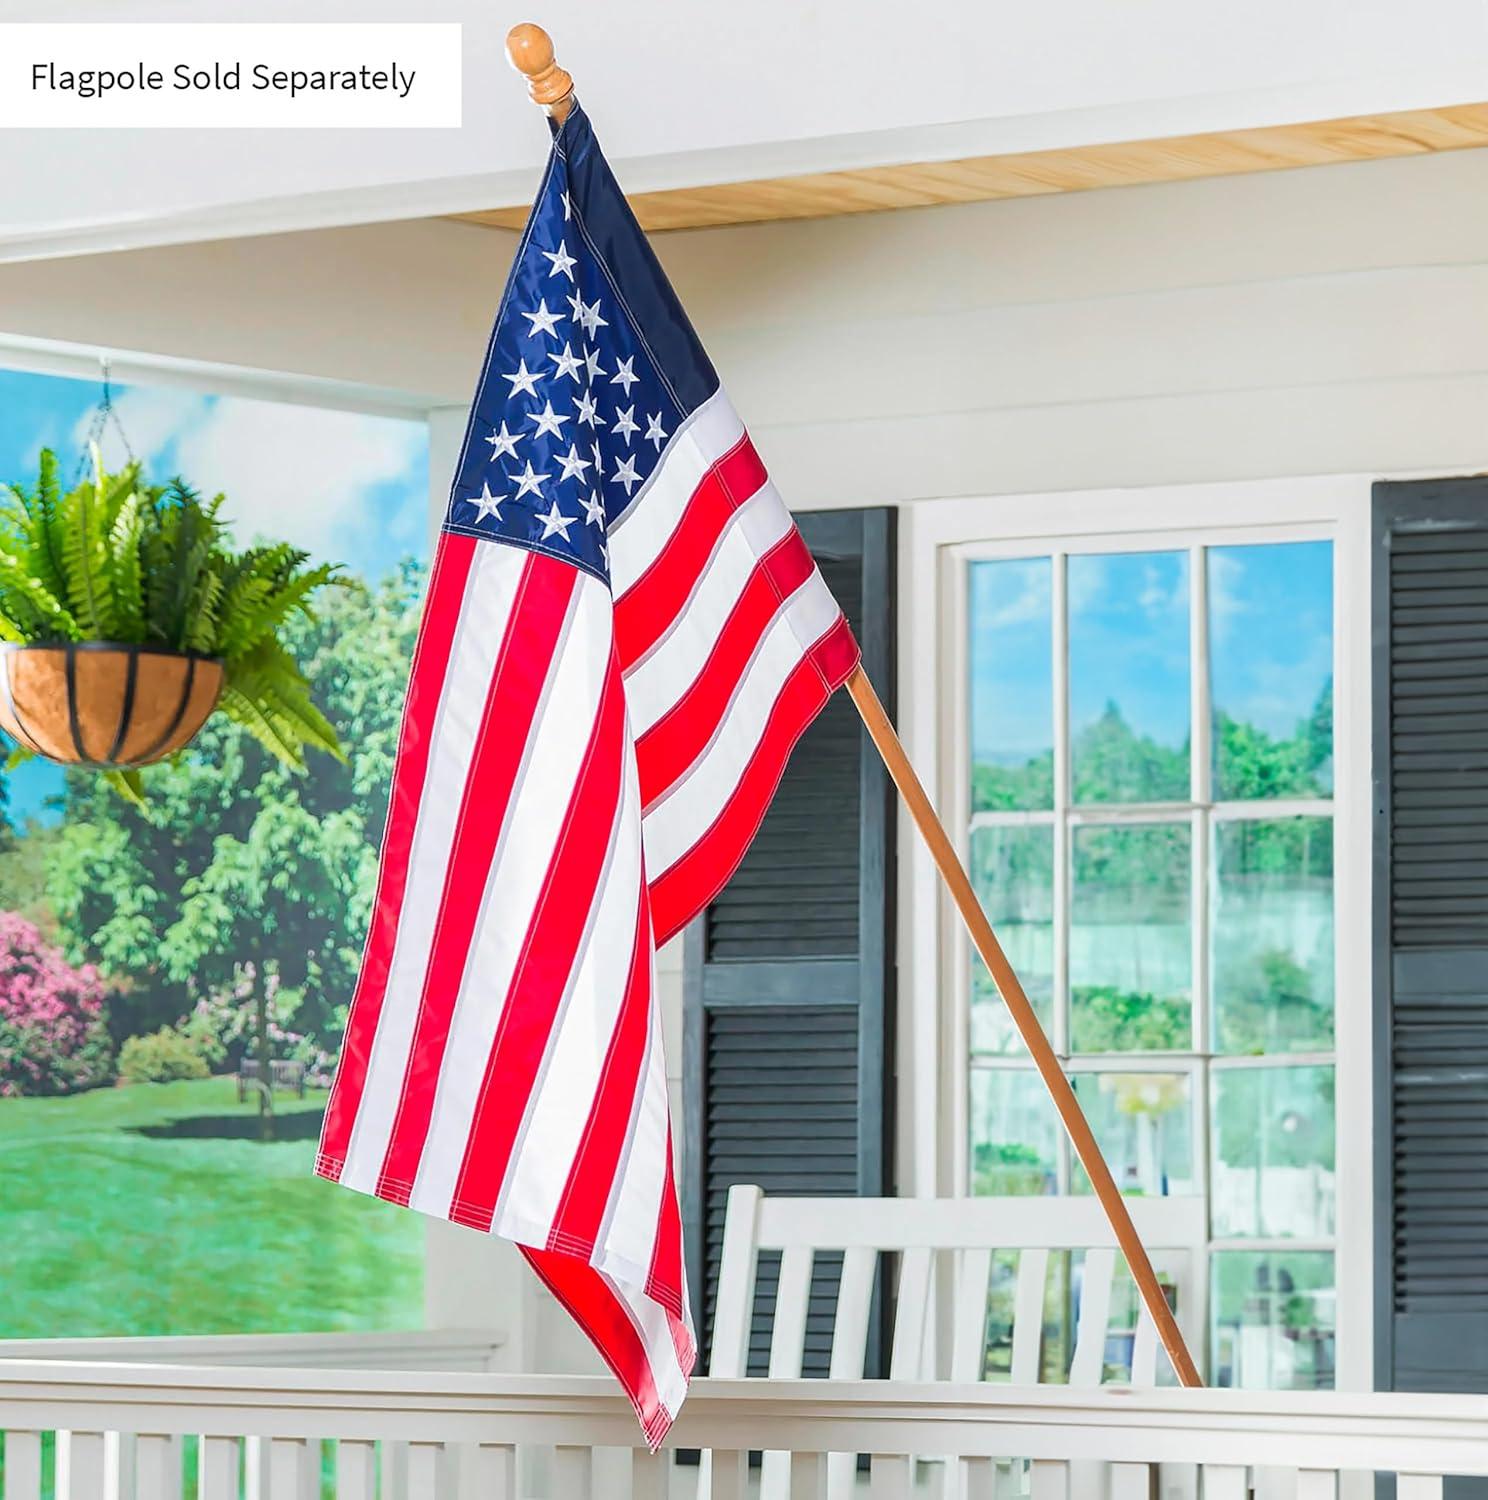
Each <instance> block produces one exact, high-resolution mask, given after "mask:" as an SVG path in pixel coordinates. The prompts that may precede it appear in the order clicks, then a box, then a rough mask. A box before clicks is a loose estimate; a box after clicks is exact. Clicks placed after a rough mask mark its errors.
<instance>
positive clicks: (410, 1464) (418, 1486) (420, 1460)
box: [405, 1443, 445, 1500]
mask: <svg viewBox="0 0 1488 1500" xmlns="http://www.w3.org/2000/svg"><path fill="white" fill-rule="evenodd" d="M444 1467H445V1458H444V1444H443V1443H409V1444H408V1459H407V1468H406V1470H405V1488H406V1493H407V1495H408V1500H430V1497H433V1496H436V1495H438V1494H439V1492H440V1489H441V1487H442V1486H443V1484H444V1482H445V1481H444Z"/></svg>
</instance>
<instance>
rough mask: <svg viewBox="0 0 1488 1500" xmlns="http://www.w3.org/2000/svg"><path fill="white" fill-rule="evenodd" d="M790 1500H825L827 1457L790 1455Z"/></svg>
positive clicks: (824, 1455) (820, 1455) (810, 1454)
mask: <svg viewBox="0 0 1488 1500" xmlns="http://www.w3.org/2000/svg"><path fill="white" fill-rule="evenodd" d="M790 1478H791V1483H790V1500H827V1455H826V1454H825V1453H793V1454H791V1476H790Z"/></svg>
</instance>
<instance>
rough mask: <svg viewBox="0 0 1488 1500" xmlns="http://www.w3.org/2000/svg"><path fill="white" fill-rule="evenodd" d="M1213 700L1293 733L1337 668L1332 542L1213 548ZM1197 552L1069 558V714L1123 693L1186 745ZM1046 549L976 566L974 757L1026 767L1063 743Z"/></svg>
mask: <svg viewBox="0 0 1488 1500" xmlns="http://www.w3.org/2000/svg"><path fill="white" fill-rule="evenodd" d="M1208 571H1209V638H1210V653H1209V654H1210V662H1211V673H1212V678H1211V682H1212V694H1213V700H1214V703H1215V705H1216V707H1218V708H1222V709H1224V710H1225V711H1226V712H1228V713H1230V714H1231V715H1232V716H1234V717H1235V718H1237V719H1240V720H1243V721H1246V722H1248V723H1251V724H1254V725H1256V726H1258V727H1259V728H1261V729H1263V730H1265V732H1266V733H1268V734H1270V735H1273V736H1278V737H1285V736H1288V735H1290V734H1292V733H1293V731H1294V730H1295V729H1296V727H1297V723H1298V721H1299V720H1301V719H1303V718H1305V717H1306V716H1307V715H1308V714H1309V713H1310V712H1311V710H1312V707H1313V704H1314V703H1315V702H1316V701H1317V697H1318V694H1319V692H1320V691H1321V690H1322V687H1323V684H1324V683H1325V682H1326V681H1327V679H1328V677H1329V676H1330V675H1331V673H1332V653H1333V635H1332V628H1333V627H1332V620H1333V574H1332V549H1331V547H1330V546H1329V544H1328V543H1327V542H1287V543H1274V544H1264V545H1258V546H1253V547H1216V548H1212V549H1210V551H1209V552H1208ZM1188 572H1189V567H1188V554H1187V553H1186V552H1149V553H1111V554H1096V555H1089V556H1076V557H1071V558H1070V560H1069V573H1068V594H1069V622H1070V628H1069V637H1070V721H1071V727H1072V729H1073V730H1074V731H1075V732H1076V733H1078V732H1079V730H1080V729H1081V728H1082V727H1083V726H1084V725H1086V724H1088V723H1090V722H1091V721H1092V720H1093V719H1095V718H1097V717H1098V716H1099V715H1100V714H1101V713H1102V712H1103V711H1104V709H1105V706H1106V704H1107V702H1112V701H1114V702H1115V703H1116V704H1117V705H1118V706H1119V708H1120V709H1121V711H1122V713H1123V714H1124V716H1125V717H1126V720H1127V722H1128V723H1130V724H1131V725H1132V726H1133V727H1134V728H1135V729H1136V730H1137V731H1138V732H1139V733H1142V734H1146V735H1150V736H1151V737H1152V738H1154V739H1155V740H1157V741H1158V742H1159V743H1160V744H1164V745H1169V746H1173V747H1175V748H1176V747H1177V746H1180V745H1182V744H1183V743H1184V740H1185V739H1186V738H1187V735H1188V721H1189V698H1188V694H1189V678H1190V670H1189V646H1188V643H1189V592H1190V579H1189V576H1188ZM1051 609H1052V595H1051V571H1050V563H1049V560H1048V559H1047V558H1029V559H1009V560H1006V561H1003V560H999V561H995V562H979V563H973V564H972V568H971V582H970V590H969V613H970V620H969V628H970V634H971V677H972V683H971V686H972V699H971V703H972V708H971V735H972V750H973V754H974V755H975V756H976V757H977V758H978V759H980V760H989V761H996V762H999V763H1002V764H1006V765H1018V764H1022V763H1023V762H1024V761H1025V760H1027V759H1029V758H1030V757H1031V756H1033V755H1036V754H1039V753H1040V752H1042V751H1047V750H1048V749H1049V748H1050V746H1051V744H1052V743H1053V728H1052V725H1053V698H1052V689H1051V681H1052V656H1051V632H1050V616H1051Z"/></svg>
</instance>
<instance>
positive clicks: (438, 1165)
mask: <svg viewBox="0 0 1488 1500" xmlns="http://www.w3.org/2000/svg"><path fill="white" fill-rule="evenodd" d="M493 550H499V551H503V552H504V551H507V550H509V549H507V548H504V547H503V548H494V549H493ZM574 595H575V596H574V601H573V604H572V606H571V610H570V618H569V624H568V633H567V637H566V639H565V641H564V643H563V647H562V651H561V654H560V656H559V659H558V661H557V662H556V663H555V664H554V667H553V670H552V672H551V674H550V677H549V683H548V696H547V699H546V701H545V702H544V704H543V707H542V712H541V717H540V718H539V720H538V722H537V723H536V724H535V725H534V726H533V729H532V732H531V735H530V736H529V742H528V758H527V768H526V774H525V776H524V779H523V782H522V784H521V786H520V787H519V788H518V789H517V790H516V791H515V793H514V795H513V798H512V802H511V807H510V811H509V813H508V816H507V823H506V827H505V828H504V829H503V830H502V835H501V842H500V845H499V846H498V848H497V850H496V856H495V858H494V859H493V860H492V862H491V870H490V874H489V877H488V878H487V880H486V882H485V894H484V896H483V898H482V902H481V913H480V917H479V919H478V921H477V924H476V930H475V934H474V936H473V938H472V940H471V946H470V957H469V960H468V962H467V963H466V966H465V974H464V978H463V980H462V982H461V985H460V993H459V995H458V997H457V998H456V1001H455V1007H454V1014H453V1016H452V1018H451V1024H450V1033H449V1043H448V1046H447V1047H446V1049H445V1054H444V1064H443V1066H442V1067H441V1069H440V1072H439V1085H438V1088H437V1089H436V1090H435V1094H434V1112H433V1116H432V1118H431V1119H430V1122H429V1134H428V1138H427V1140H426V1142H425V1145H424V1154H423V1160H422V1161H421V1163H420V1165H419V1172H418V1179H417V1181H416V1183H415V1186H414V1190H413V1196H412V1198H411V1199H410V1205H411V1206H412V1207H413V1208H417V1209H421V1210H422V1211H423V1212H425V1213H432V1214H438V1215H440V1216H441V1217H448V1215H449V1211H450V1207H451V1204H452V1200H453V1198H454V1193H455V1184H456V1182H457V1181H458V1179H459V1175H460V1167H461V1164H462V1163H463V1161H464V1158H465V1147H466V1144H467V1142H468V1141H469V1138H470V1136H471V1134H472V1131H473V1129H474V1126H475V1115H476V1109H477V1106H478V1103H479V1099H480V1091H481V1084H482V1082H483V1080H484V1078H485V1072H486V1062H487V1060H488V1058H489V1056H490V1052H491V1046H492V1043H493V1042H494V1040H495V1036H496V1028H497V1025H498V1023H499V1021H500V1019H501V1014H502V1011H503V1010H504V1009H505V1006H506V997H507V991H508V989H509V988H510V986H511V981H512V974H513V971H514V969H515V967H516V962H517V957H518V955H519V953H520V952H521V948H522V942H523V939H524V938H525V937H526V934H527V925H528V922H529V921H530V919H531V916H532V912H533V909H534V908H535V907H536V905H537V899H538V896H539V894H540V893H541V891H542V886H543V881H544V879H545V878H546V876H547V873H548V866H549V863H550V861H551V859H552V855H553V850H554V848H555V846H556V844H557V842H558V835H559V832H560V830H561V829H562V827H563V820H564V817H565V815H566V814H567V812H568V804H569V798H570V797H571V796H572V794H573V788H574V783H575V782H576V781H577V779H578V775H579V768H580V766H581V764H582V762H583V758H584V752H585V751H586V749H587V748H588V743H589V737H590V732H591V729H592V727H593V725H594V721H595V718H596V716H597V714H598V711H599V701H600V696H601V691H602V689H603V687H604V680H605V674H606V671H607V669H608V667H609V659H610V639H611V631H610V598H609V593H608V591H607V590H606V589H605V587H604V585H603V584H602V583H600V582H599V580H598V579H597V578H594V577H592V576H591V575H590V574H588V573H583V572H581V573H579V575H578V582H577V584H576V585H575V591H574ZM487 1206H489V1205H487Z"/></svg>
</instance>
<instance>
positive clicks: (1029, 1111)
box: [971, 1067, 1062, 1197]
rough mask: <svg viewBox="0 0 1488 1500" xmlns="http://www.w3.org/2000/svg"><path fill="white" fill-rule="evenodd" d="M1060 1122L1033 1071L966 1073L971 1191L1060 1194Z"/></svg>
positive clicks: (987, 1193)
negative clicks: (969, 1094) (969, 1093)
mask: <svg viewBox="0 0 1488 1500" xmlns="http://www.w3.org/2000/svg"><path fill="white" fill-rule="evenodd" d="M1061 1129H1062V1127H1061V1126H1060V1123H1059V1117H1058V1115H1056V1114H1055V1113H1054V1105H1053V1104H1052V1103H1051V1102H1050V1099H1049V1091H1048V1089H1047V1088H1045V1087H1044V1080H1043V1079H1042V1078H1040V1077H1039V1075H1038V1074H1037V1073H1035V1072H1034V1071H1033V1069H1032V1068H976V1067H974V1068H973V1069H972V1070H971V1190H972V1192H973V1193H978V1194H985V1195H989V1196H994V1197H995V1196H997V1195H999V1194H1020V1195H1026V1194H1042V1193H1056V1192H1058V1191H1059V1178H1058V1159H1059V1143H1060V1139H1061V1136H1060V1132H1061Z"/></svg>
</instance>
